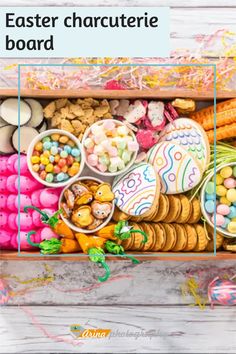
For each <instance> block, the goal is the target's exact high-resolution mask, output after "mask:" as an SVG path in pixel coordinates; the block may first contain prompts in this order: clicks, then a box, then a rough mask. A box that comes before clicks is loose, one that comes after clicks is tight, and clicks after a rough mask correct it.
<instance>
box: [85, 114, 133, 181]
mask: <svg viewBox="0 0 236 354" xmlns="http://www.w3.org/2000/svg"><path fill="white" fill-rule="evenodd" d="M109 120H112V122H114V123H116V124H117V125H120V126H125V127H126V128H128V127H127V125H126V124H124V123H122V122H120V121H119V120H116V119H106V121H109ZM103 121H105V119H103V120H100V121H98V122H96V123H94V124H92V125H91V127H89V128H87V130H86V131H85V133H84V136H83V140H82V147H83V152H84V157H85V163H86V165H87V166H88V167H89V168H90V170H92V171H93V172H95V173H97V174H98V175H101V176H104V177H105V176H106V177H109V176H118V175H120V174H122V173H124V172H126V171H127V170H128V169H129V168H130V167H131V166H132V165H133V164H134V162H135V160H136V157H137V154H138V151H136V152H134V153H133V156H132V158H131V160H130V162H129V163H128V164H127V165H126V166H125V168H124V169H123V170H119V171H117V172H114V173H111V172H101V171H99V170H98V169H97V168H95V167H93V166H91V165H90V164H89V163H88V161H87V152H86V148H85V147H84V141H85V139H86V138H87V137H88V136H89V134H90V131H91V128H92V127H93V126H94V125H101V124H102V122H103ZM128 129H129V128H128ZM129 132H130V135H131V136H132V138H133V141H135V142H137V139H136V136H135V134H134V133H133V131H132V130H131V129H129Z"/></svg>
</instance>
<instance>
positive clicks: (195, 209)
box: [188, 198, 202, 224]
mask: <svg viewBox="0 0 236 354" xmlns="http://www.w3.org/2000/svg"><path fill="white" fill-rule="evenodd" d="M191 204H192V215H191V216H190V218H189V219H188V224H195V223H197V222H198V221H199V220H200V219H201V216H202V212H201V204H200V201H199V199H198V198H194V199H193V200H192V201H191Z"/></svg>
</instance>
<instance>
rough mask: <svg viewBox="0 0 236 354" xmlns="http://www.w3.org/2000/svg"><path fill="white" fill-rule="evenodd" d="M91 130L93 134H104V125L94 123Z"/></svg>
mask: <svg viewBox="0 0 236 354" xmlns="http://www.w3.org/2000/svg"><path fill="white" fill-rule="evenodd" d="M91 132H92V134H93V135H100V134H103V127H102V126H101V125H98V124H94V125H92V127H91Z"/></svg>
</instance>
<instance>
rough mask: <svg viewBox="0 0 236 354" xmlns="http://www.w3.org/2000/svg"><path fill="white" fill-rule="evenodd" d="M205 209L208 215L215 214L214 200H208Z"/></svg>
mask: <svg viewBox="0 0 236 354" xmlns="http://www.w3.org/2000/svg"><path fill="white" fill-rule="evenodd" d="M205 209H206V211H207V212H208V213H213V212H214V210H215V203H214V201H213V200H207V201H206V202H205Z"/></svg>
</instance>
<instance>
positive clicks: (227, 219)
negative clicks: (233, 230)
mask: <svg viewBox="0 0 236 354" xmlns="http://www.w3.org/2000/svg"><path fill="white" fill-rule="evenodd" d="M229 223H230V219H229V218H227V217H226V216H225V222H224V224H223V225H221V227H223V229H226V227H227V226H228V225H229Z"/></svg>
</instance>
